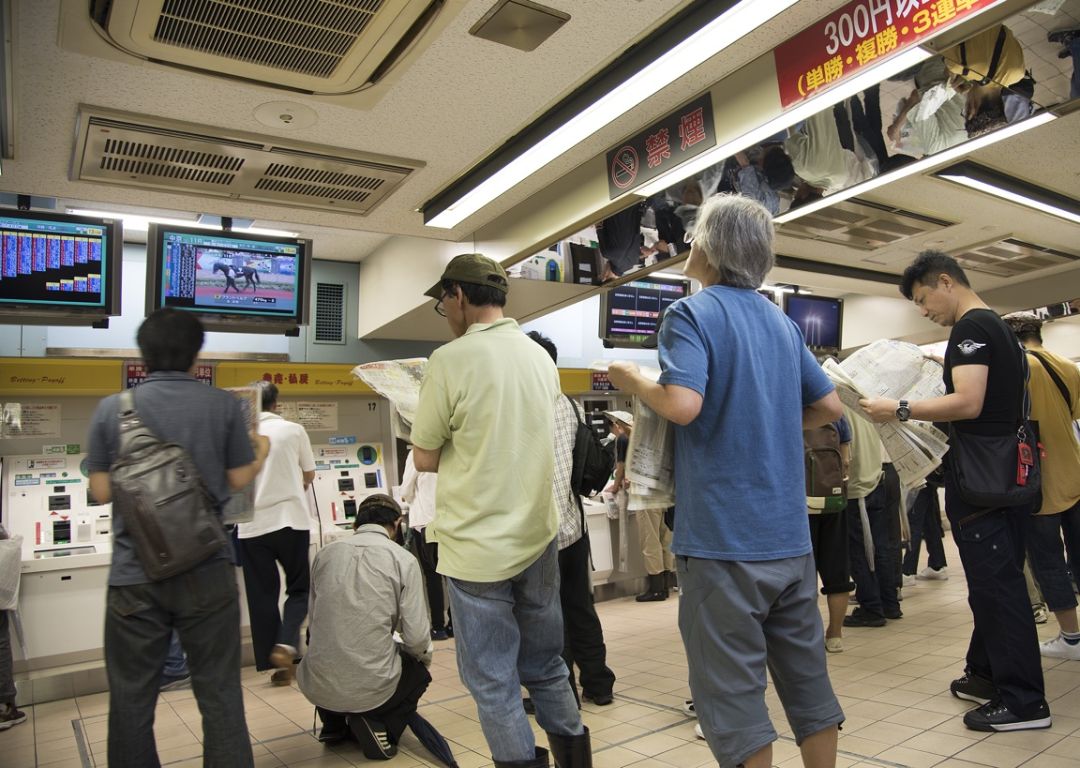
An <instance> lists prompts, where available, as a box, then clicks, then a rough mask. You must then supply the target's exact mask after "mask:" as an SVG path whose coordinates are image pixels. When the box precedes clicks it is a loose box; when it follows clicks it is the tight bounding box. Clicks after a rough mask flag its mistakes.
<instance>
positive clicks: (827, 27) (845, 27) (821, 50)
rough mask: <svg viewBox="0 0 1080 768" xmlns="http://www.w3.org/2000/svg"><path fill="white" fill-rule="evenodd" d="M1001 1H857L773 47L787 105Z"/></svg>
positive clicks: (781, 88)
mask: <svg viewBox="0 0 1080 768" xmlns="http://www.w3.org/2000/svg"><path fill="white" fill-rule="evenodd" d="M1000 1H1001V0H855V1H854V2H851V3H848V4H847V5H846V6H844V7H843V8H841V9H840V10H838V11H836V12H835V13H833V14H831V15H830V16H827V17H826V18H824V19H822V20H820V21H819V22H817V23H816V24H814V25H813V26H812V27H810V28H808V29H805V30H803V31H802V32H800V33H799V34H797V35H796V36H795V37H793V38H791V39H790V40H786V41H785V42H783V43H781V44H780V46H779V47H777V48H776V49H775V50H774V51H773V56H774V58H775V60H776V76H777V80H778V82H779V84H780V102H781V104H782V106H784V107H785V108H786V107H788V106H790V105H792V104H794V103H796V102H798V101H801V100H802V99H805V98H807V97H808V96H812V95H813V94H814V93H815V92H816V91H820V90H824V89H825V88H828V87H830V86H832V85H835V84H836V83H838V82H839V81H841V80H845V79H847V78H848V77H850V76H852V75H854V74H855V73H856V72H858V71H859V70H860V69H862V68H863V67H867V66H871V65H872V64H875V63H876V62H877V61H879V60H880V59H883V58H886V57H888V56H891V55H893V54H894V53H898V52H899V51H902V50H905V49H907V48H911V47H912V46H914V45H916V44H917V43H919V42H920V41H921V40H924V39H926V38H927V37H929V36H930V35H932V34H935V33H937V32H940V31H941V30H943V29H945V28H946V27H951V26H952V25H953V24H955V23H957V22H959V21H963V20H964V19H966V18H968V17H970V16H972V15H973V14H974V13H975V12H976V11H981V10H983V9H985V8H988V7H989V6H991V5H996V4H997V3H998V2H1000Z"/></svg>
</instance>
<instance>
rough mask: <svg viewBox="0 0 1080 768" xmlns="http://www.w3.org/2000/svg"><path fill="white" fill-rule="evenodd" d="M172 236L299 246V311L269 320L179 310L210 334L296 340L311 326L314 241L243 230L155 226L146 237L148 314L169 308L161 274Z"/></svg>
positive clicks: (251, 315) (249, 315)
mask: <svg viewBox="0 0 1080 768" xmlns="http://www.w3.org/2000/svg"><path fill="white" fill-rule="evenodd" d="M170 234H180V235H192V236H203V237H214V236H220V237H222V238H227V239H230V240H239V241H248V242H251V243H254V244H272V245H273V244H278V245H296V246H298V247H299V248H300V258H299V264H298V266H297V270H296V307H295V311H294V312H292V313H290V314H289V315H282V316H269V315H260V314H257V312H252V311H247V312H245V311H237V312H227V311H220V310H215V309H208V308H199V307H180V309H183V310H184V311H187V312H191V313H192V314H195V315H197V316H198V317H199V319H200V320H201V321H202V323H203V325H204V326H205V327H206V329H207V330H211V331H222V332H229V333H265V334H281V333H283V334H285V335H286V336H296V335H297V334H298V333H299V327H300V326H301V325H307V324H308V312H309V307H310V301H309V296H308V294H309V292H310V287H311V260H312V242H311V240H308V239H305V238H299V237H276V236H271V235H256V234H251V233H247V232H244V231H243V230H228V231H226V230H220V229H206V228H202V227H183V226H173V225H170V224H156V223H152V224H151V225H150V227H149V229H148V231H147V236H146V314H148V315H149V314H150V313H151V312H153V311H154V310H156V309H158V308H160V307H162V306H166V304H165V300H164V297H163V296H162V271H163V267H164V260H165V238H166V237H167V236H168V235H170Z"/></svg>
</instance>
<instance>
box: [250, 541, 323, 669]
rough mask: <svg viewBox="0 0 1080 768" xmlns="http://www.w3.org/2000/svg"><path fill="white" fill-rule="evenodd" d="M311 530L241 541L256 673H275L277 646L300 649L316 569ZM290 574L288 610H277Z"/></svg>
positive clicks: (286, 588)
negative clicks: (311, 552)
mask: <svg viewBox="0 0 1080 768" xmlns="http://www.w3.org/2000/svg"><path fill="white" fill-rule="evenodd" d="M310 540H311V536H310V532H309V531H294V530H293V529H292V528H282V529H281V530H277V531H272V532H270V533H266V534H263V535H262V536H256V537H254V538H251V539H239V542H240V565H241V566H242V567H243V569H244V593H245V594H246V595H247V606H248V614H249V615H250V616H251V646H252V649H253V650H254V652H255V669H259V670H263V669H270V668H271V665H270V651H272V650H273V649H274V646H275V645H277V644H278V643H281V644H282V645H291V646H292V647H293V648H298V647H299V646H300V625H302V624H303V623H304V619H305V618H306V617H307V611H308V590H309V588H310V584H311V567H310V565H309V564H308V544H309V543H310ZM278 563H281V568H282V570H284V571H285V595H286V597H285V608H284V611H283V614H284V615H283V614H282V612H279V611H278V600H279V599H280V598H281V577H280V575H279V574H278V566H277V564H278Z"/></svg>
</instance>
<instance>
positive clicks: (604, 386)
mask: <svg viewBox="0 0 1080 768" xmlns="http://www.w3.org/2000/svg"><path fill="white" fill-rule="evenodd" d="M590 389H592V391H593V392H614V391H615V387H614V386H612V384H611V380H610V379H608V375H607V371H593V372H592V386H591V387H590Z"/></svg>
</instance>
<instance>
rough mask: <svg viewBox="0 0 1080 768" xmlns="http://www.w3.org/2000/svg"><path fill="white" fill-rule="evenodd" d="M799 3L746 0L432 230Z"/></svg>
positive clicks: (485, 185)
mask: <svg viewBox="0 0 1080 768" xmlns="http://www.w3.org/2000/svg"><path fill="white" fill-rule="evenodd" d="M796 2H797V0H742V2H740V3H739V4H738V5H736V6H734V7H733V8H731V9H730V10H728V11H727V12H725V13H724V14H722V15H721V16H719V17H718V18H716V19H714V20H713V21H711V22H709V23H708V24H706V25H705V26H704V27H702V28H701V29H699V30H698V31H697V32H695V33H694V34H693V35H691V36H690V37H688V38H686V39H685V40H683V41H682V42H681V43H679V44H678V45H676V46H675V47H674V48H672V49H671V50H669V51H668V52H667V53H665V54H664V55H663V56H660V57H659V58H657V59H655V60H654V61H652V62H651V63H650V64H649V65H647V66H646V67H645V68H643V69H642V70H640V71H639V72H637V73H635V74H633V75H631V76H630V77H629V78H627V79H626V80H624V81H623V82H622V83H621V84H620V85H618V86H616V87H615V88H614V89H612V90H611V91H609V92H608V93H607V94H605V95H604V96H602V97H600V98H599V99H598V100H597V101H595V102H593V103H592V104H591V105H590V106H588V107H586V108H585V109H584V110H582V111H581V112H579V113H578V114H577V115H575V116H574V117H572V118H570V119H569V120H568V121H566V122H565V123H563V124H562V125H561V126H559V127H558V128H556V129H555V130H554V131H552V132H551V133H550V134H548V135H547V136H545V137H544V138H543V139H541V140H540V141H538V142H537V143H536V144H534V145H533V146H531V147H530V148H529V149H527V150H526V151H525V152H524V153H522V154H521V155H519V156H518V157H516V158H514V159H513V160H511V161H510V162H509V163H507V164H506V165H505V166H503V167H502V168H500V169H499V170H498V171H496V172H495V173H494V174H492V175H491V176H489V177H488V178H487V179H485V180H484V181H483V182H481V183H480V184H479V185H477V186H476V187H475V188H473V189H471V190H469V191H468V192H466V193H465V194H464V195H462V197H460V198H459V199H458V200H456V201H455V202H454V203H452V204H451V205H450V206H448V207H447V208H446V209H445V210H443V211H440V212H439V213H438V214H436V215H435V216H434V217H432V219H431V221H428V222H426V224H427V226H429V227H439V228H443V229H450V228H451V227H455V226H457V225H458V224H459V223H461V222H462V221H463V220H464V219H466V218H467V217H469V216H471V215H472V214H474V213H476V211H478V210H480V209H481V208H483V207H484V206H485V205H487V204H488V203H490V202H491V201H492V200H494V199H495V198H497V197H498V196H499V195H501V194H503V193H504V192H506V191H507V190H509V189H511V188H513V187H514V186H516V185H517V184H518V183H520V182H521V181H523V180H524V179H526V178H528V177H529V176H531V175H532V174H533V173H535V172H536V171H538V170H540V169H541V168H543V167H544V166H545V165H547V164H548V163H550V162H551V161H552V160H554V159H556V158H557V157H559V156H560V155H562V154H563V153H564V152H566V151H568V150H569V149H571V148H572V147H574V146H576V145H577V144H580V143H581V142H582V141H584V140H585V139H587V138H588V137H589V136H591V135H592V134H594V133H596V132H597V131H598V130H600V129H601V128H603V127H604V126H605V125H607V124H608V123H610V122H612V121H614V120H616V119H617V118H619V117H621V116H622V115H623V114H625V113H626V112H628V111H629V110H631V109H632V108H634V107H636V106H637V105H638V104H641V103H642V102H643V101H645V100H646V99H648V98H650V97H651V96H653V95H654V94H656V93H657V92H659V91H660V90H662V89H663V88H666V87H667V86H668V85H670V84H671V83H673V82H675V81H676V80H678V79H679V78H680V77H682V76H683V75H685V74H686V73H687V72H689V71H690V70H692V69H694V67H697V66H698V65H700V64H702V63H703V62H705V61H708V60H709V59H711V58H712V57H713V56H715V55H716V54H718V53H720V52H721V51H722V50H724V49H725V48H727V47H728V46H729V45H731V44H733V43H736V42H738V41H739V40H740V39H741V38H743V37H745V36H746V35H748V34H750V33H751V32H753V31H754V30H755V29H757V28H758V27H760V26H761V25H762V24H765V23H766V22H768V21H769V20H771V19H773V18H774V17H776V16H778V15H779V14H781V13H783V12H784V11H785V10H787V9H788V8H790V7H791V6H792V5H794V4H795V3H796Z"/></svg>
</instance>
